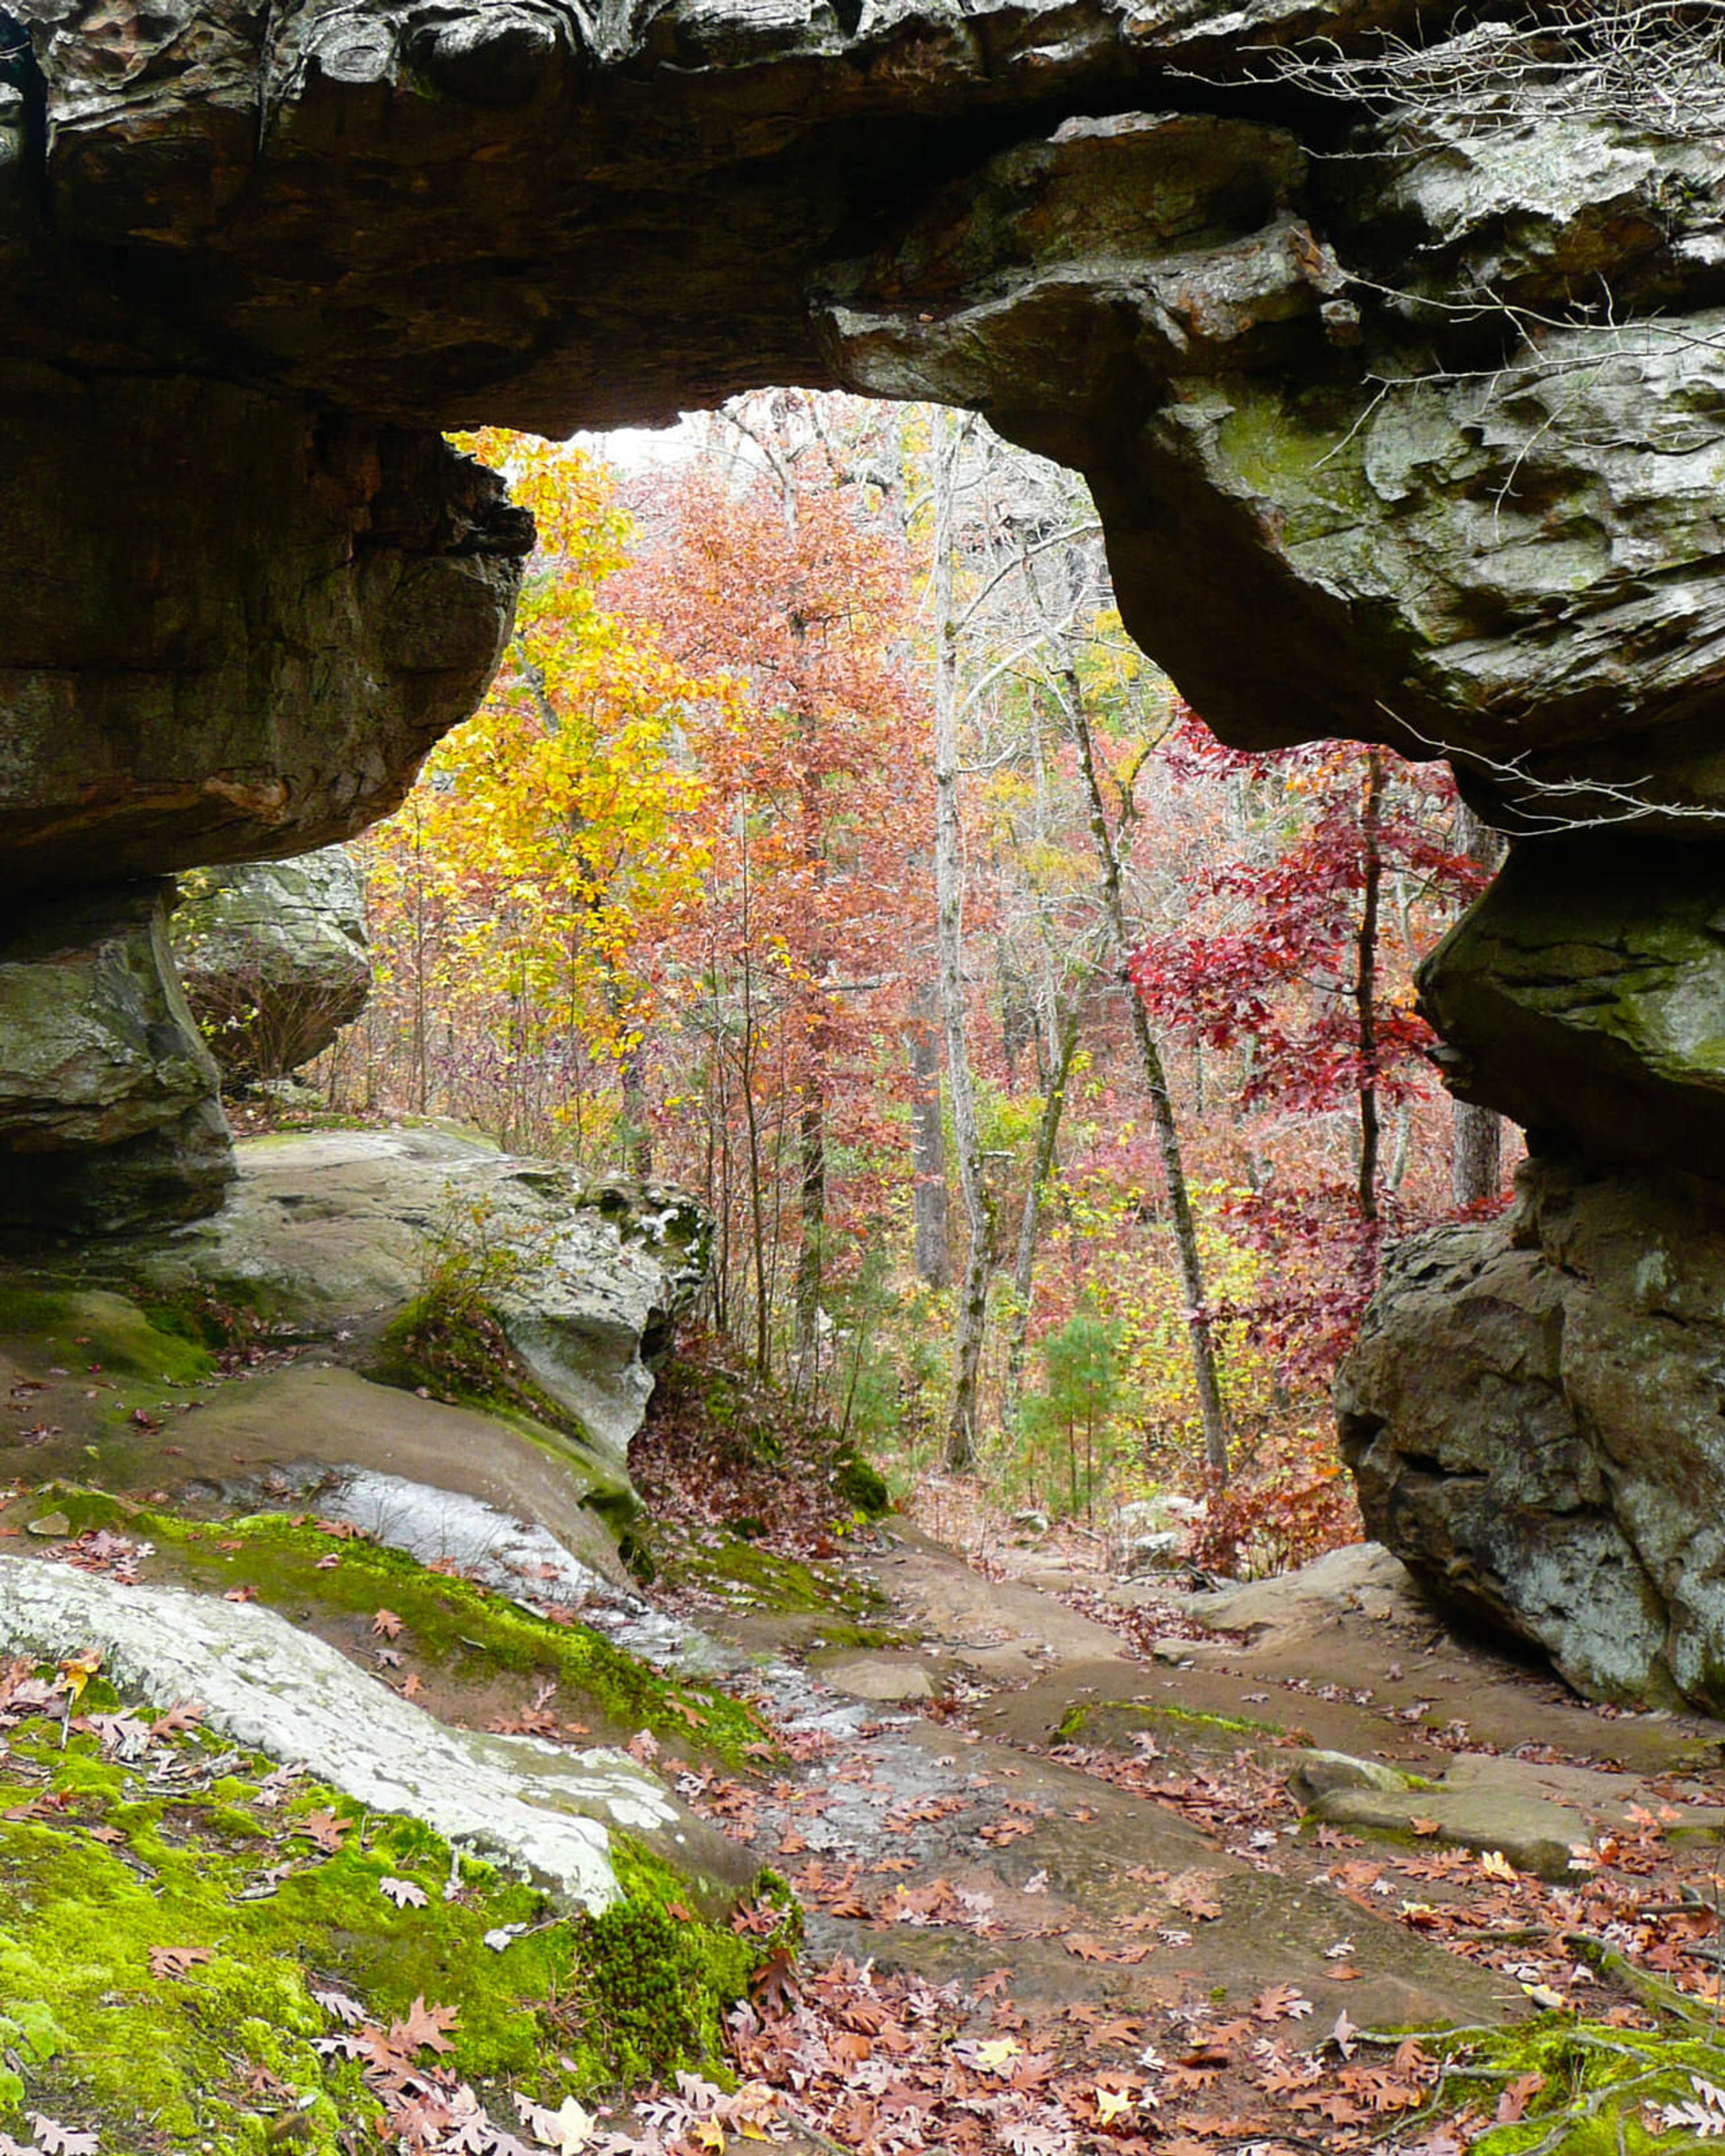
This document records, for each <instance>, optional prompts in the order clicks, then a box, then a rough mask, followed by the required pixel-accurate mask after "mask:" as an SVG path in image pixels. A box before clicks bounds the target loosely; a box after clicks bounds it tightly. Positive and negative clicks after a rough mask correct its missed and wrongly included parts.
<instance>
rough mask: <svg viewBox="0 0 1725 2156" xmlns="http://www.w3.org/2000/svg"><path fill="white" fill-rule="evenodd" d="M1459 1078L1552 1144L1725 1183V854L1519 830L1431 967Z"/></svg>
mask: <svg viewBox="0 0 1725 2156" xmlns="http://www.w3.org/2000/svg"><path fill="white" fill-rule="evenodd" d="M1420 1007H1421V1009H1422V1010H1423V1011H1424V1012H1425V1015H1426V1017H1427V1018H1429V1019H1430V1021H1431V1023H1432V1024H1434V1025H1435V1026H1436V1028H1437V1029H1438V1030H1439V1031H1440V1033H1441V1034H1443V1036H1444V1040H1445V1049H1444V1050H1443V1051H1442V1054H1441V1057H1440V1060H1441V1062H1442V1065H1443V1069H1444V1075H1445V1081H1446V1082H1447V1083H1448V1085H1449V1086H1450V1090H1451V1091H1454V1092H1455V1093H1457V1094H1459V1095H1460V1096H1461V1097H1462V1098H1463V1099H1465V1100H1470V1101H1478V1102H1480V1103H1481V1104H1482V1105H1483V1106H1487V1107H1492V1108H1497V1109H1498V1110H1500V1111H1502V1112H1503V1113H1504V1114H1506V1115H1508V1116H1513V1117H1514V1118H1515V1120H1516V1121H1517V1122H1518V1123H1521V1124H1523V1125H1525V1126H1526V1127H1527V1129H1528V1130H1529V1131H1530V1132H1532V1133H1533V1134H1534V1137H1535V1142H1536V1146H1537V1147H1540V1148H1542V1149H1546V1150H1550V1149H1552V1148H1553V1147H1558V1146H1563V1147H1568V1148H1569V1149H1571V1150H1575V1149H1579V1150H1580V1151H1581V1152H1584V1153H1585V1154H1586V1155H1588V1156H1589V1158H1594V1159H1596V1160H1599V1161H1601V1162H1609V1161H1617V1162H1623V1161H1647V1160H1676V1161H1677V1162H1679V1163H1681V1165H1682V1166H1683V1167H1684V1168H1687V1169H1689V1170H1691V1171H1692V1172H1693V1173H1697V1174H1702V1175H1707V1176H1710V1177H1712V1178H1725V851H1722V850H1721V849H1720V848H1719V847H1718V846H1717V844H1708V843H1704V842H1701V841H1697V843H1695V844H1691V845H1687V846H1676V847H1674V846H1671V845H1670V844H1665V845H1662V846H1656V845H1653V844H1650V843H1649V842H1647V841H1646V840H1645V839H1643V840H1635V839H1625V838H1618V837H1613V836H1609V835H1607V834H1602V833H1594V834H1587V835H1586V836H1584V837H1579V838H1578V837H1572V838H1570V839H1567V840H1564V841H1563V842H1561V843H1560V842H1558V841H1555V840H1552V839H1544V840H1538V841H1535V840H1526V839H1524V840H1522V841H1519V842H1518V843H1517V844H1516V845H1515V847H1514V848H1513V849H1512V853H1511V855H1510V859H1509V860H1508V862H1507V864H1506V865H1505V866H1504V868H1503V870H1502V871H1501V873H1500V874H1499V875H1498V877H1497V880H1496V882H1494V883H1493V884H1492V885H1491V888H1490V890H1489V891H1486V894H1485V896H1483V897H1482V898H1481V899H1480V900H1479V901H1477V902H1476V904H1475V905H1474V906H1472V907H1471V908H1470V910H1469V911H1468V912H1467V913H1466V915H1465V916H1463V918H1462V919H1461V921H1459V922H1458V923H1457V924H1456V926H1455V927H1454V928H1452V929H1451V930H1450V933H1449V934H1448V935H1447V936H1446V937H1445V938H1444V940H1443V942H1441V943H1440V944H1439V946H1438V947H1437V948H1436V950H1435V951H1434V952H1432V954H1431V956H1430V957H1429V958H1428V959H1427V960H1426V961H1425V964H1424V965H1423V966H1422V967H1421V968H1420Z"/></svg>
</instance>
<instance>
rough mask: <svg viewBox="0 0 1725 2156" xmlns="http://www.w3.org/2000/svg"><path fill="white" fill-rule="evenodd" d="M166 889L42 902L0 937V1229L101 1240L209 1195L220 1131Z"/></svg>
mask: <svg viewBox="0 0 1725 2156" xmlns="http://www.w3.org/2000/svg"><path fill="white" fill-rule="evenodd" d="M216 1086H217V1074H216V1066H215V1064H214V1063H213V1060H211V1057H210V1054H209V1050H208V1049H207V1048H206V1047H205V1046H204V1045H203V1039H202V1038H201V1037H200V1035H199V1034H198V1029H197V1027H196V1026H195V1025H194V1024H193V1020H192V1015H191V1013H190V1012H189V1011H188V1010H187V1008H186V1004H185V999H184V998H183V997H182V995H181V993H180V990H179V987H178V984H177V981H176V979H175V978H174V968H173V958H172V953H171V952H170V950H169V947H168V938H167V887H166V886H165V885H161V884H129V885H121V886H119V887H118V888H116V889H114V890H110V891H90V892H85V893H83V894H81V895H80V896H76V897H73V898H58V899H44V900H39V901H37V902H35V903H33V904H32V905H28V906H22V907H19V908H18V909H16V910H15V911H13V915H12V917H11V918H10V920H9V921H8V922H7V924H6V927H5V928H4V929H3V931H0V1229H9V1230H13V1231H22V1232H23V1233H26V1234H29V1233H33V1232H41V1231H44V1230H48V1229H53V1230H57V1231H59V1232H61V1233H68V1234H76V1235H112V1234H116V1233H119V1232H121V1231H125V1230H135V1229H140V1228H145V1227H148V1226H151V1225H152V1224H158V1223H162V1222H172V1221H177V1220H182V1219H185V1218H186V1217H187V1215H190V1214H199V1213H204V1212H208V1210H209V1209H211V1208H212V1207H213V1206H215V1205H218V1204H220V1202H221V1199H222V1195H223V1192H224V1191H225V1189H226V1188H227V1186H228V1183H229V1181H230V1180H231V1178H232V1176H233V1173H234V1169H233V1160H232V1153H231V1147H230V1145H229V1142H228V1127H227V1124H226V1123H225V1122H223V1118H222V1111H221V1107H220V1106H219V1104H218V1100H217V1097H216Z"/></svg>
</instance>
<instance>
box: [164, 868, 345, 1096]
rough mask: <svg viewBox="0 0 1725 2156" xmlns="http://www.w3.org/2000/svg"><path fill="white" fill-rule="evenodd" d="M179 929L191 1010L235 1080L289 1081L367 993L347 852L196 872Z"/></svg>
mask: <svg viewBox="0 0 1725 2156" xmlns="http://www.w3.org/2000/svg"><path fill="white" fill-rule="evenodd" d="M171 929H172V937H173V948H174V957H175V959H176V961H177V963H178V966H179V973H180V984H181V986H182V988H184V990H185V992H186V1001H187V1004H188V1005H189V1006H190V1008H191V1010H192V1014H193V1017H194V1018H196V1019H197V1020H198V1024H199V1025H200V1026H201V1028H202V1029H203V1034H204V1037H205V1039H207V1040H208V1042H209V1044H210V1048H211V1050H212V1052H213V1055H215V1058H216V1060H217V1061H218V1063H219V1064H220V1065H221V1066H222V1068H223V1070H224V1071H226V1072H227V1073H228V1075H229V1076H230V1077H233V1078H236V1079H239V1080H241V1081H247V1080H251V1079H258V1078H285V1076H286V1075H288V1073H289V1072H290V1071H292V1070H298V1068H299V1067H300V1065H301V1064H302V1063H309V1062H310V1061H311V1059H312V1057H313V1056H314V1055H321V1054H322V1052H323V1050H325V1049H326V1048H327V1047H328V1046H329V1045H330V1043H331V1041H332V1040H333V1039H335V1037H336V1034H337V1033H338V1032H340V1030H341V1028H342V1027H343V1026H344V1025H347V1024H351V1023H352V1020H353V1019H357V1017H358V1016H359V1014H360V1013H361V1011H362V1010H363V1009H365V1003H366V998H367V996H368V995H369V994H370V993H371V989H372V961H371V953H370V950H369V948H368V946H367V939H366V922H365V886H364V883H363V881H362V878H361V876H360V873H359V870H358V868H357V866H356V865H355V864H354V862H353V860H352V857H351V856H350V855H348V854H347V852H345V851H344V850H343V849H342V848H341V847H340V846H326V847H324V848H323V849H322V850H321V851H319V852H317V853H315V854H305V855H300V857H299V858H298V859H297V860H289V861H259V862H256V863H254V864H252V865H248V866H245V867H241V868H233V869H206V870H198V871H197V872H195V873H194V874H193V875H192V876H191V877H190V878H188V879H187V880H186V881H185V882H184V883H182V886H181V890H180V902H179V904H178V906H176V908H175V909H174V914H173V919H172V923H171Z"/></svg>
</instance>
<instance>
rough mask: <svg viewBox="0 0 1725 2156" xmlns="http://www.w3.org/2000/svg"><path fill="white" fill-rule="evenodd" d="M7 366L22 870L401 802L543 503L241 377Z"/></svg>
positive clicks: (3, 695) (278, 831)
mask: <svg viewBox="0 0 1725 2156" xmlns="http://www.w3.org/2000/svg"><path fill="white" fill-rule="evenodd" d="M12 296H13V301H14V304H16V301H17V297H18V295H17V292H16V290H15V289H14V290H13V295H12ZM0 369H4V371H3V372H0V381H3V383H4V388H5V396H4V398H3V417H0V470H4V473H5V480H4V483H3V485H0V545H3V551H4V553H5V556H6V558H7V560H8V562H10V563H11V565H12V588H11V591H10V593H9V595H8V605H7V607H6V609H5V613H4V616H3V619H0V714H3V719H4V734H5V744H6V747H5V755H4V758H3V760H0V889H4V890H10V891H18V890H20V889H24V888H31V887H41V886H44V885H78V884H90V883H107V882H110V881H113V880H116V879H118V878H121V877H124V876H135V875H164V874H167V873H168V872H170V871H172V870H175V869H179V868H188V867H193V866H195V865H198V864H199V863H201V862H208V861H228V860H246V859H249V858H254V857H256V856H259V855H282V854H299V853H303V852H305V850H306V849H307V848H308V847H312V846H318V845H321V844H325V843H326V841H328V840H331V839H340V838H347V837H350V836H351V835H352V834H353V833H354V832H356V831H358V830H361V829H363V828H364V827H365V825H366V824H369V823H371V822H372V821H373V820H374V819H376V818H377V817H378V816H380V815H382V814H386V813H387V812H388V810H389V809H390V808H392V807H393V805H394V804H395V803H396V802H397V801H398V800H399V798H401V795H402V793H403V792H404V791H405V789H406V788H407V786H408V783H410V781H411V780H412V778H413V773H414V772H415V771H416V770H417V769H418V766H419V763H420V761H421V760H422V758H423V757H424V755H425V753H426V752H427V751H428V750H429V748H430V747H431V746H432V744H433V743H434V742H435V741H436V740H437V739H438V737H439V736H440V735H441V734H443V733H444V732H446V731H448V729H449V727H450V726H453V725H454V723H455V722H456V721H457V720H458V719H460V718H463V717H465V716H466V714H467V713H468V711H470V710H471V709H472V708H473V706H474V704H475V702H476V701H478V699H479V697H480V695H481V694H482V693H483V692H484V690H485V685H486V683H487V682H488V681H489V680H490V676H491V673H492V670H493V669H494V668H495V665H496V662H497V658H498V655H499V653H500V651H501V648H502V638H503V635H504V633H505V630H506V626H507V624H508V619H509V614H510V608H511V605H512V603H513V598H514V593H515V588H516V582H517V580H518V577H519V574H520V566H521V564H520V557H521V554H522V553H523V552H525V551H526V547H527V545H528V543H529V539H530V536H531V521H530V520H528V519H526V517H524V516H522V515H521V512H519V511H515V510H512V509H511V508H510V507H509V506H508V503H507V501H506V498H505V496H504V494H503V490H502V485H501V481H500V480H497V479H496V478H495V475H493V474H491V473H490V472H487V471H485V470H483V469H482V468H481V467H480V466H479V465H475V464H474V463H473V462H472V461H471V460H470V459H468V458H465V457H463V456H460V455H458V454H456V452H455V451H454V450H453V449H449V448H447V447H446V446H445V445H444V444H443V443H442V442H440V441H439V440H438V439H436V438H435V437H434V436H429V435H424V434H420V435H412V434H403V433H400V432H398V431H394V430H392V429H380V428H378V427H377V426H374V425H372V424H370V423H362V422H358V421H355V420H350V419H348V418H344V417H342V416H341V414H339V413H332V412H318V411H314V410H312V409H311V408H309V407H308V406H306V405H305V403H302V402H300V401H299V400H296V399H286V400H284V399H282V398H279V397H273V396H267V395H260V394H259V393H255V392H253V391H250V390H245V389H241V388H235V387H234V386H232V384H231V382H226V381H222V380H211V381H198V380H193V379H189V378H184V377H182V378H177V379H175V378H170V379H167V380H160V379H157V378H154V377H151V378H147V379H139V378H131V377H124V376H115V375H112V374H103V375H101V376H100V377H95V378H94V379H90V380H87V381H86V380H82V379H80V378H77V377H72V376H69V375H64V374H55V373H51V372H49V371H48V370H46V369H44V368H39V367H32V368H23V369H20V368H19V367H10V368H4V362H3V361H0ZM121 475H123V483H121ZM0 1060H3V1059H0Z"/></svg>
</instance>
